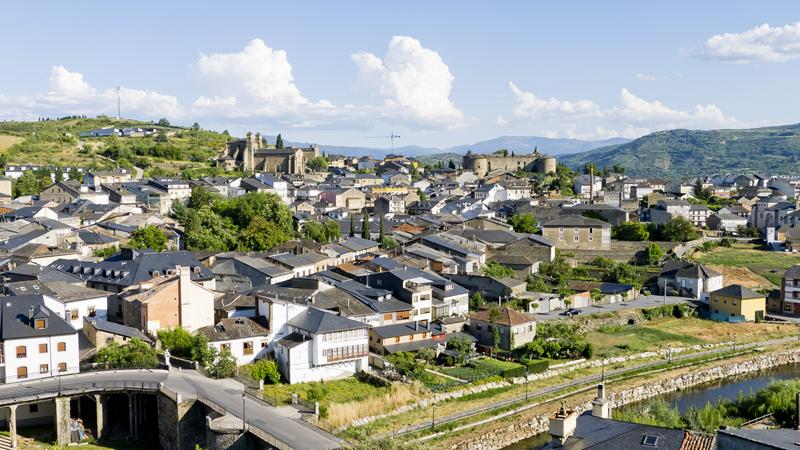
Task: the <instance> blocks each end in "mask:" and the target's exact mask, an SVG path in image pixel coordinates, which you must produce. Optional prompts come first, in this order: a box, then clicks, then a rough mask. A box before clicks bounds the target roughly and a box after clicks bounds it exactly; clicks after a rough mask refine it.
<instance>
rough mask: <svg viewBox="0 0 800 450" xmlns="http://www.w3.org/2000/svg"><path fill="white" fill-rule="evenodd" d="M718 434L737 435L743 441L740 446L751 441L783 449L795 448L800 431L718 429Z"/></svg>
mask: <svg viewBox="0 0 800 450" xmlns="http://www.w3.org/2000/svg"><path fill="white" fill-rule="evenodd" d="M717 433H718V434H723V435H729V436H734V437H737V438H739V439H741V440H743V441H744V442H743V443H742V444H743V445H742V447H740V448H746V445H747V444H745V443H747V442H751V443H753V447H757V448H764V446H767V447H768V448H775V449H785V450H795V449H797V442H800V432H798V431H797V430H792V429H787V428H780V429H776V430H748V429H728V430H718V431H717Z"/></svg>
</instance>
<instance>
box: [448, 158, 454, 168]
mask: <svg viewBox="0 0 800 450" xmlns="http://www.w3.org/2000/svg"><path fill="white" fill-rule="evenodd" d="M447 167H449V168H451V169H453V170H456V162H455V161H453V160H452V159H451V160H450V162H449V163H447Z"/></svg>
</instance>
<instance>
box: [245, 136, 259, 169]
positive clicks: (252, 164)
mask: <svg viewBox="0 0 800 450" xmlns="http://www.w3.org/2000/svg"><path fill="white" fill-rule="evenodd" d="M253 141H254V138H253V132H252V131H248V132H247V140H246V142H245V146H244V158H243V162H244V164H243V167H242V168H243V169H244V170H255V168H256V158H255V148H254V144H253Z"/></svg>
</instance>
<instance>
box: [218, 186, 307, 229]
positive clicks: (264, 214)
mask: <svg viewBox="0 0 800 450" xmlns="http://www.w3.org/2000/svg"><path fill="white" fill-rule="evenodd" d="M214 209H215V210H216V211H217V212H219V213H221V214H222V215H223V216H226V217H229V218H230V219H231V220H232V221H233V223H234V224H235V225H236V226H238V227H239V228H244V227H247V226H248V225H250V222H252V221H253V219H255V218H256V217H261V218H264V219H266V220H268V221H270V222H272V223H274V224H275V225H277V226H278V227H279V228H281V229H283V230H284V231H286V232H289V233H291V232H292V231H293V230H294V225H293V219H292V211H291V210H290V209H289V207H288V206H286V204H285V203H283V200H281V198H280V197H279V196H278V195H277V194H273V193H265V192H248V193H247V194H245V195H242V196H240V197H236V198H234V199H233V200H230V201H228V202H219V204H218V205H216V204H215V207H214Z"/></svg>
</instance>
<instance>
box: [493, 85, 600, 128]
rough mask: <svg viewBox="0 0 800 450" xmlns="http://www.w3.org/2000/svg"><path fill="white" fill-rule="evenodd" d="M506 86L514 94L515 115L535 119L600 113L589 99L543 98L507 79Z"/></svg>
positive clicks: (597, 107) (598, 108)
mask: <svg viewBox="0 0 800 450" xmlns="http://www.w3.org/2000/svg"><path fill="white" fill-rule="evenodd" d="M508 87H509V88H510V89H511V92H513V93H514V96H516V99H517V103H516V105H515V106H514V110H513V111H512V113H513V114H514V116H515V117H518V118H525V119H537V118H540V117H547V116H571V117H587V116H594V115H598V114H600V107H599V106H597V104H596V103H594V102H592V101H590V100H578V101H574V102H573V101H568V100H559V99H557V98H553V97H551V98H549V99H543V98H539V97H537V96H536V95H535V94H534V93H533V92H526V91H523V90H522V89H520V88H518V87H517V85H516V84H514V82H512V81H509V82H508Z"/></svg>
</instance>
